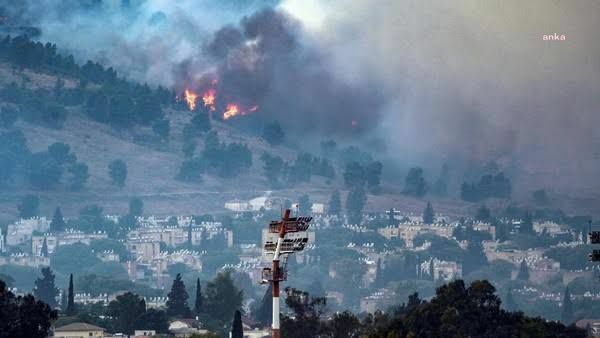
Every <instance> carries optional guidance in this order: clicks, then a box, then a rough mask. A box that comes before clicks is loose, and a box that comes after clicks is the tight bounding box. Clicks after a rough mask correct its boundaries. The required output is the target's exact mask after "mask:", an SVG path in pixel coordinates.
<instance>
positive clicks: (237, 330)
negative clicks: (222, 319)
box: [231, 310, 244, 338]
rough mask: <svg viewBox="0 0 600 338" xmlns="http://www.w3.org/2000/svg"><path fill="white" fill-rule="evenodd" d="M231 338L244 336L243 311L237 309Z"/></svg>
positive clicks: (242, 337) (232, 324)
mask: <svg viewBox="0 0 600 338" xmlns="http://www.w3.org/2000/svg"><path fill="white" fill-rule="evenodd" d="M231 338H244V328H243V326H242V313H241V312H240V311H239V310H235V314H234V315H233V323H231Z"/></svg>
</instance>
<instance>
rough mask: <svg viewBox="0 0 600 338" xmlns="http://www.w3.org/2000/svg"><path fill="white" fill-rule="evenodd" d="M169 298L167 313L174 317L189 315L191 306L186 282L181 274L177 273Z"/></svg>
mask: <svg viewBox="0 0 600 338" xmlns="http://www.w3.org/2000/svg"><path fill="white" fill-rule="evenodd" d="M168 296H169V300H168V301H167V314H168V315H169V316H173V317H183V318H185V317H189V315H190V308H189V307H188V303H187V300H188V298H189V296H188V293H187V291H186V290H185V284H184V283H183V281H182V280H181V274H179V273H178V274H177V276H176V277H175V279H174V280H173V285H172V286H171V292H169V295H168Z"/></svg>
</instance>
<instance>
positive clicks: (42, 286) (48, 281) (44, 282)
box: [33, 267, 59, 308]
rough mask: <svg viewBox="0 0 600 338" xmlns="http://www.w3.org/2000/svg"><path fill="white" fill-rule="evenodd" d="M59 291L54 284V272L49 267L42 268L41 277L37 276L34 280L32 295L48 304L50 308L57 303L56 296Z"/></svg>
mask: <svg viewBox="0 0 600 338" xmlns="http://www.w3.org/2000/svg"><path fill="white" fill-rule="evenodd" d="M58 293H59V291H58V289H57V288H56V286H54V274H53V273H52V270H50V268H48V267H46V268H43V269H42V278H38V279H36V281H35V289H34V290H33V295H34V296H35V298H37V299H39V300H41V301H42V302H44V303H46V304H48V305H49V306H50V307H51V308H55V307H56V305H57V302H56V296H57V295H58Z"/></svg>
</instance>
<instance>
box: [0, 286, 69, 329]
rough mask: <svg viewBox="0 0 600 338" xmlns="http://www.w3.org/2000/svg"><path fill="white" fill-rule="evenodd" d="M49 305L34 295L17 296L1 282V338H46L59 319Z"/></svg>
mask: <svg viewBox="0 0 600 338" xmlns="http://www.w3.org/2000/svg"><path fill="white" fill-rule="evenodd" d="M57 317H58V316H57V313H56V311H53V310H52V309H51V308H50V306H48V304H46V303H44V302H42V301H39V300H38V301H36V300H35V299H34V297H33V296H32V295H26V296H23V297H21V296H19V297H17V296H15V295H14V294H13V293H12V292H10V291H8V290H7V288H6V284H5V283H4V282H3V281H1V280H0V318H2V320H0V337H1V338H45V337H48V335H49V333H50V332H49V331H50V328H51V326H52V321H54V320H56V318H57Z"/></svg>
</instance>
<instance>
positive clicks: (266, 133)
mask: <svg viewBox="0 0 600 338" xmlns="http://www.w3.org/2000/svg"><path fill="white" fill-rule="evenodd" d="M284 137H285V133H284V132H283V128H281V125H280V124H279V122H277V121H274V122H272V123H269V124H267V125H266V126H265V128H264V129H263V134H262V138H263V139H264V140H265V141H267V143H269V144H270V145H272V146H278V145H280V144H281V143H282V142H283V139H284Z"/></svg>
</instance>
